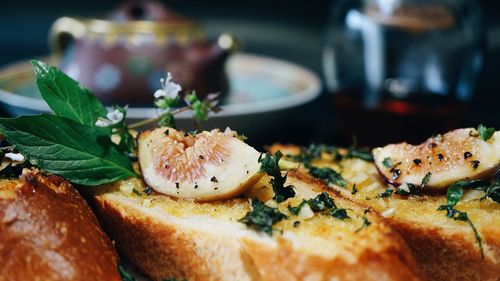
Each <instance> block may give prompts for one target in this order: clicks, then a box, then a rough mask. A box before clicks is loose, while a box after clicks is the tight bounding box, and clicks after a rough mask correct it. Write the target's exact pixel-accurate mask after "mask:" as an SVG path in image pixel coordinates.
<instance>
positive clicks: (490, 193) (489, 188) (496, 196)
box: [474, 173, 500, 203]
mask: <svg viewBox="0 0 500 281" xmlns="http://www.w3.org/2000/svg"><path fill="white" fill-rule="evenodd" d="M474 188H475V189H478V190H482V191H484V192H485V194H484V196H482V197H481V200H484V199H486V197H489V198H491V200H493V201H495V202H497V203H500V173H497V174H496V176H495V178H494V179H493V181H492V183H491V184H490V183H488V182H482V183H481V184H476V186H475V187H474Z"/></svg>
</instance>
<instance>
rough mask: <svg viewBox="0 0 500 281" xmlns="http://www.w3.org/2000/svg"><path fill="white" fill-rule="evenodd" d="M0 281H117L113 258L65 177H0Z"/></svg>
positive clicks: (93, 219)
mask: <svg viewBox="0 0 500 281" xmlns="http://www.w3.org/2000/svg"><path fill="white" fill-rule="evenodd" d="M0 264H1V267H0V280H44V281H55V280H61V281H62V280H72V281H76V280H110V281H111V280H115V281H118V280H121V278H120V275H119V273H118V270H117V269H118V268H117V266H118V257H117V255H116V253H115V250H114V248H113V245H112V244H111V241H110V240H109V239H108V237H106V235H105V234H104V232H103V231H102V229H101V228H100V226H99V224H98V222H97V219H96V217H95V215H94V214H93V213H92V210H91V209H90V208H89V206H88V205H87V204H86V203H85V200H84V199H83V198H82V197H81V196H80V194H78V192H77V191H76V190H75V189H74V188H73V187H72V186H71V185H70V184H69V182H67V181H66V180H64V179H62V178H59V177H56V176H43V175H41V174H40V173H39V172H36V171H27V170H26V171H25V172H24V174H23V176H22V177H21V179H0Z"/></svg>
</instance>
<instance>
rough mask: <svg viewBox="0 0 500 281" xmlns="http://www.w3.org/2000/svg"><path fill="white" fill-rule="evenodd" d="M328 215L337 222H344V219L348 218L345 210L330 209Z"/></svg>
mask: <svg viewBox="0 0 500 281" xmlns="http://www.w3.org/2000/svg"><path fill="white" fill-rule="evenodd" d="M329 215H330V216H332V217H335V218H337V219H339V220H344V219H348V218H349V216H348V215H347V211H346V209H341V208H335V209H332V210H331V211H330V212H329Z"/></svg>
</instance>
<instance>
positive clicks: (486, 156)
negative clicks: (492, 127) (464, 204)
mask: <svg viewBox="0 0 500 281" xmlns="http://www.w3.org/2000/svg"><path fill="white" fill-rule="evenodd" d="M372 152H373V156H374V159H375V165H376V166H377V168H378V170H379V172H380V173H381V174H382V176H384V177H385V178H386V179H387V180H388V181H389V182H390V183H392V184H394V185H400V184H403V183H411V184H414V185H417V186H424V187H425V188H426V189H431V190H440V189H445V188H446V187H447V186H448V185H450V184H451V183H454V182H456V181H459V180H466V179H480V178H481V179H484V178H488V177H490V176H492V175H493V174H494V173H496V172H497V171H498V169H499V168H500V131H497V132H495V134H494V135H493V136H492V137H491V138H490V139H488V140H487V141H484V140H482V139H481V138H480V137H479V134H478V132H477V131H476V129H473V128H466V129H457V130H454V131H450V132H448V133H446V134H443V135H437V136H434V137H431V138H429V139H427V141H425V142H424V143H422V144H420V145H411V144H408V143H406V142H404V143H399V144H389V145H386V146H384V147H378V148H375V149H373V151H372Z"/></svg>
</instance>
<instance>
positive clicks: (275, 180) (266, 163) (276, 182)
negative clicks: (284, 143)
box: [259, 151, 295, 203]
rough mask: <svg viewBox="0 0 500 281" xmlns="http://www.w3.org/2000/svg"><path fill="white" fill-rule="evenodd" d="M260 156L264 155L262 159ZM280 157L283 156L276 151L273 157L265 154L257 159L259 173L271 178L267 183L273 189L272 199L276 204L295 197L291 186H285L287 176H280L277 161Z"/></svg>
mask: <svg viewBox="0 0 500 281" xmlns="http://www.w3.org/2000/svg"><path fill="white" fill-rule="evenodd" d="M262 155H264V157H262ZM282 156H283V154H282V153H281V151H277V152H276V153H274V156H273V155H271V154H269V153H265V154H261V155H260V157H259V163H260V171H261V172H264V173H266V174H268V175H269V176H271V177H272V178H271V180H270V181H269V183H270V184H271V186H272V187H273V191H274V196H273V199H274V200H275V201H276V202H278V203H280V202H283V201H285V200H287V199H288V198H292V197H294V196H295V190H294V189H293V185H288V186H285V182H286V178H287V175H286V174H285V175H284V176H283V175H282V174H281V170H280V167H279V161H280V159H281V157H282Z"/></svg>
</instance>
